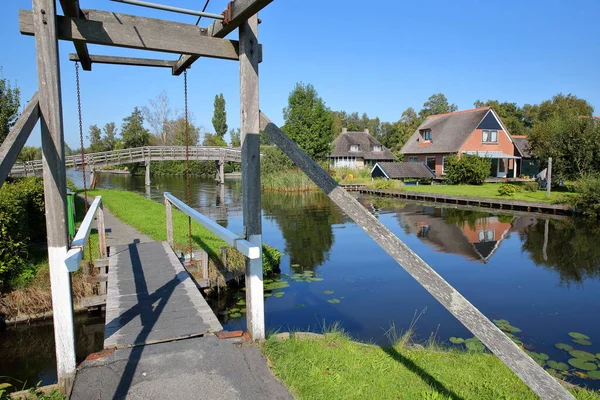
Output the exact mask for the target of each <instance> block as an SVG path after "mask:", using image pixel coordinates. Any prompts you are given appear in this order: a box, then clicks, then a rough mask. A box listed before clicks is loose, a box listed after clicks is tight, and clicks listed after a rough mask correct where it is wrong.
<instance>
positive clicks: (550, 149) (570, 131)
mask: <svg viewBox="0 0 600 400" xmlns="http://www.w3.org/2000/svg"><path fill="white" fill-rule="evenodd" d="M575 114H576V112H573V113H571V115H568V113H567V114H566V115H561V114H560V113H559V114H556V115H555V116H554V117H553V118H551V119H550V120H547V121H540V122H537V123H536V124H535V125H534V127H533V129H532V131H531V133H530V135H529V144H530V146H531V151H532V153H533V155H534V156H535V157H536V158H538V159H539V160H541V161H542V162H543V161H545V160H547V159H548V158H549V157H552V159H553V161H552V170H553V175H554V176H556V177H561V178H563V179H579V178H582V177H584V176H585V175H587V174H590V173H594V172H600V124H597V123H595V122H594V120H593V119H592V118H591V117H580V116H577V115H575Z"/></svg>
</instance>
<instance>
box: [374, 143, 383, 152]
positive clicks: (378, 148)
mask: <svg viewBox="0 0 600 400" xmlns="http://www.w3.org/2000/svg"><path fill="white" fill-rule="evenodd" d="M373 151H376V152H381V151H383V146H380V145H377V144H376V145H374V146H373Z"/></svg>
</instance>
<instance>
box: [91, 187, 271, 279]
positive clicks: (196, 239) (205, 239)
mask: <svg viewBox="0 0 600 400" xmlns="http://www.w3.org/2000/svg"><path fill="white" fill-rule="evenodd" d="M88 196H90V197H93V196H102V203H103V204H104V205H105V206H106V208H108V210H109V211H110V212H111V213H112V214H113V215H114V216H115V217H116V218H117V219H118V220H120V221H121V222H124V223H126V224H128V225H130V226H132V227H133V228H135V229H137V230H138V231H140V233H143V234H144V235H147V236H150V237H151V238H152V239H154V240H157V241H160V242H164V241H166V240H167V228H166V209H165V206H164V204H161V203H158V202H156V201H154V200H151V199H148V198H146V197H144V196H142V195H140V194H137V193H133V192H128V191H124V190H111V189H95V190H89V191H88ZM187 224H188V217H187V216H186V215H185V214H183V213H182V212H180V211H179V210H177V209H175V208H174V209H173V246H174V247H175V248H176V249H185V248H187V247H188V246H189V245H188V228H187ZM192 242H193V245H194V248H195V249H200V248H201V249H203V250H204V251H206V252H207V253H208V254H209V257H210V259H211V261H213V262H221V259H220V257H221V252H220V248H222V247H226V246H227V244H226V243H225V242H224V241H222V240H221V239H220V238H218V237H217V236H215V235H214V234H212V233H211V232H210V231H208V230H207V229H206V228H204V227H203V226H201V225H200V224H198V223H197V222H192ZM232 253H233V251H232V250H231V249H230V251H228V256H227V257H228V261H229V264H230V265H231V266H232V268H233V269H234V270H236V271H237V270H240V271H243V270H244V263H243V256H241V254H239V253H238V252H237V251H235V252H234V253H237V254H238V255H240V257H230V254H232ZM280 258H281V253H280V252H279V250H277V249H275V248H273V247H271V246H268V245H266V244H263V271H264V273H265V275H268V274H270V273H272V272H274V271H275V270H277V269H278V267H279V260H280ZM232 264H234V265H232Z"/></svg>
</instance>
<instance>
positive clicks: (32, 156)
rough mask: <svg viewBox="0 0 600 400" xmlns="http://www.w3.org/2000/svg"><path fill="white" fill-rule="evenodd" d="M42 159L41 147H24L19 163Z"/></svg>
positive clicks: (18, 158)
mask: <svg viewBox="0 0 600 400" xmlns="http://www.w3.org/2000/svg"><path fill="white" fill-rule="evenodd" d="M41 159H42V149H41V148H40V147H35V146H25V147H23V149H22V150H21V153H19V156H18V157H17V161H19V162H24V161H34V160H41Z"/></svg>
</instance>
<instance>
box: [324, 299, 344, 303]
mask: <svg viewBox="0 0 600 400" xmlns="http://www.w3.org/2000/svg"><path fill="white" fill-rule="evenodd" d="M327 302H328V303H331V304H339V303H341V300H340V299H329V300H327Z"/></svg>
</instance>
